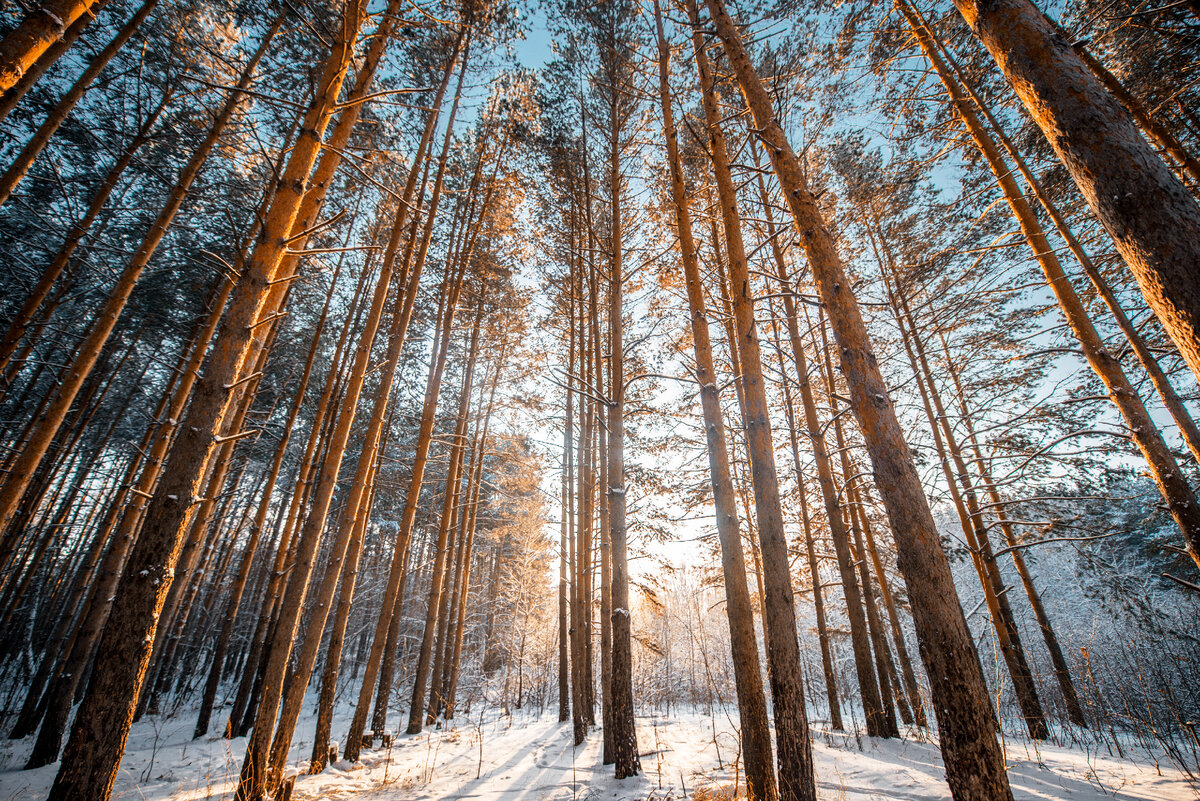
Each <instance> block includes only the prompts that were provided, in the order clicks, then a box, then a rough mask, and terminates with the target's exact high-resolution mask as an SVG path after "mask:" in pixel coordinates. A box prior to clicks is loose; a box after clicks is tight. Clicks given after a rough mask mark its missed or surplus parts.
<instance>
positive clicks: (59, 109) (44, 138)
mask: <svg viewBox="0 0 1200 801" xmlns="http://www.w3.org/2000/svg"><path fill="white" fill-rule="evenodd" d="M93 2H95V0H93ZM157 5H158V0H145V2H144V3H142V5H141V7H140V8H139V9H138V10H137V11H136V12H134V15H133V16H132V17H130V19H129V21H128V22H126V23H125V25H124V26H123V27H122V28H121V30H119V31H118V32H117V35H116V36H114V37H113V38H112V40H111V41H110V42H109V43H108V45H106V46H105V48H104V49H103V50H101V51H100V52H99V53H97V54H96V55H95V57H93V58H92V60H91V61H90V62H89V63H88V66H87V69H85V70H84V71H83V74H82V75H80V76H79V78H78V79H77V80H76V81H75V83H74V84H73V85H72V86H71V88H70V89H68V90H67V93H66V94H65V95H63V96H62V99H61V100H59V101H58V104H57V105H56V106H55V107H54V109H53V110H52V111H51V112H50V114H49V115H47V117H46V119H45V121H44V122H42V124H41V125H40V126H39V127H38V129H37V131H35V132H34V134H33V136H31V137H30V138H29V141H28V142H26V143H25V146H24V147H23V148H21V152H20V153H18V154H17V157H16V158H15V159H13V162H12V163H11V164H9V165H8V168H7V169H6V170H5V171H4V175H3V176H0V206H3V205H4V203H5V201H7V200H8V198H9V197H10V196H11V195H12V192H13V190H14V189H16V188H17V184H19V183H20V182H21V179H22V178H24V177H25V173H27V172H28V171H29V168H30V167H31V166H32V165H33V162H34V159H36V158H37V157H38V154H39V153H41V152H42V149H43V148H45V147H46V144H47V143H48V142H49V141H50V137H52V136H54V132H55V131H57V130H58V127H59V126H60V125H62V124H63V121H64V120H66V119H67V115H68V114H70V113H71V109H73V108H75V104H76V103H78V102H79V99H80V98H82V97H83V95H84V93H86V92H87V90H88V89H89V88H90V87H91V85H92V83H93V82H94V81H95V80H96V78H97V77H99V75H100V73H101V72H103V71H104V68H105V67H107V66H108V64H109V62H110V61H112V60H113V57H114V56H116V55H117V53H119V52H120V51H121V49H122V48H123V47H125V45H126V43H127V42H128V41H129V40H130V39H131V38H132V37H133V35H134V34H135V33H137V32H138V29H140V28H141V27H142V23H143V22H145V21H146V17H148V16H150V12H152V11H153V10H154V8H155V6H157ZM270 38H271V37H270V36H267V37H266V39H267V40H268V41H269V40H270ZM6 43H7V40H6ZM0 48H3V45H0ZM2 54H3V50H2V49H0V59H2V58H3V55H2ZM3 75H4V70H3V68H2V67H0V86H2V85H3ZM4 88H7V87H4ZM240 88H243V89H244V88H245V87H240ZM233 97H235V98H238V97H240V93H238V92H235V93H234V94H233Z"/></svg>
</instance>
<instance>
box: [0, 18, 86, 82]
mask: <svg viewBox="0 0 1200 801" xmlns="http://www.w3.org/2000/svg"><path fill="white" fill-rule="evenodd" d="M96 4H97V0H49V2H47V3H45V4H44V5H41V6H39V7H38V8H35V9H34V10H33V11H31V12H29V14H28V15H27V16H26V17H25V19H23V20H21V23H20V24H19V25H18V26H17V27H16V29H15V30H13V31H12V32H11V33H9V34H8V35H7V36H5V37H4V40H3V41H0V92H7V91H8V90H9V89H11V88H12V87H13V86H14V85H15V84H16V83H17V81H19V80H20V79H21V76H22V75H24V74H25V71H26V70H28V69H29V68H30V67H32V66H33V65H34V64H35V63H36V62H37V60H38V58H39V57H40V56H41V55H42V54H43V53H44V52H46V49H47V48H49V47H50V46H51V45H53V44H54V42H55V41H56V40H57V39H58V38H59V37H60V36H62V35H63V33H65V32H66V31H67V30H68V28H69V26H70V25H72V24H73V23H74V22H75V20H77V19H79V18H80V17H82V16H83V15H85V14H89V13H91V12H92V10H93V8H94V7H95V6H96Z"/></svg>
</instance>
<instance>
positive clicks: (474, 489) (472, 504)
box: [446, 343, 508, 720]
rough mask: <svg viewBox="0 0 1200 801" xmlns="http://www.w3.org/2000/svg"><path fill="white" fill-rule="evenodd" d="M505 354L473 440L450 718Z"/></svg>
mask: <svg viewBox="0 0 1200 801" xmlns="http://www.w3.org/2000/svg"><path fill="white" fill-rule="evenodd" d="M507 354H508V347H507V343H503V344H502V345H501V346H500V351H499V353H498V355H497V358H496V369H495V372H494V373H493V377H492V388H491V391H490V392H489V394H488V402H487V411H486V412H484V415H483V426H482V429H481V430H480V431H479V432H478V433H477V435H476V442H475V464H474V466H473V476H472V478H471V490H470V495H469V497H468V511H467V512H465V513H464V514H466V515H467V518H466V535H467V541H466V544H465V546H464V548H463V551H464V561H463V574H462V582H461V584H460V587H459V598H458V623H457V625H456V627H455V631H456V635H455V639H454V650H453V654H452V656H451V661H450V678H449V681H448V682H447V685H446V719H447V720H450V719H452V718H453V717H454V695H455V692H456V691H457V690H458V666H459V660H460V659H461V657H462V646H463V635H464V634H465V626H466V617H467V596H468V594H469V592H470V587H471V553H472V548H473V546H474V543H475V526H476V522H477V520H478V512H479V492H480V488H481V487H482V484H483V462H484V458H485V456H486V455H487V436H488V427H489V426H490V425H491V421H492V410H493V409H494V408H495V402H496V387H497V385H499V383H500V374H501V371H502V370H503V369H504V360H505V357H506V356H507Z"/></svg>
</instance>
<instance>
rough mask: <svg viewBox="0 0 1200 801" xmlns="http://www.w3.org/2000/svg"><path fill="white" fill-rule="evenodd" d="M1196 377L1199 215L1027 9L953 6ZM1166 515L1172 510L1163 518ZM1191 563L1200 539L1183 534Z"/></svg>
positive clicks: (1019, 4)
mask: <svg viewBox="0 0 1200 801" xmlns="http://www.w3.org/2000/svg"><path fill="white" fill-rule="evenodd" d="M954 5H955V7H957V8H958V10H959V12H960V13H961V14H962V16H963V18H964V19H965V20H966V21H967V24H968V25H969V26H970V28H971V30H972V31H974V32H975V35H976V36H978V37H979V38H980V40H981V41H982V42H983V44H984V46H985V47H986V48H987V50H988V52H990V53H991V55H992V57H993V58H994V59H995V60H996V64H997V65H998V66H999V67H1000V71H1001V72H1002V73H1003V74H1004V76H1005V78H1007V79H1008V82H1009V83H1010V84H1011V85H1012V87H1013V89H1014V90H1015V91H1016V93H1017V96H1018V97H1020V98H1021V101H1022V102H1023V103H1024V104H1025V107H1026V109H1027V110H1028V111H1029V113H1030V115H1031V116H1032V117H1033V120H1034V122H1036V123H1037V125H1038V127H1039V128H1041V130H1042V133H1043V134H1045V136H1046V139H1047V141H1048V142H1049V143H1050V146H1051V147H1052V148H1054V151H1055V152H1056V153H1057V154H1058V157H1059V158H1060V159H1061V160H1062V162H1063V164H1064V165H1066V167H1067V170H1068V171H1069V172H1070V173H1071V177H1072V178H1074V179H1075V183H1076V185H1078V187H1079V190H1080V191H1081V192H1082V193H1083V196H1084V199H1085V200H1086V201H1087V203H1088V205H1089V206H1090V207H1091V209H1092V211H1093V212H1094V213H1095V214H1096V217H1097V219H1099V220H1100V223H1101V224H1102V225H1103V226H1104V228H1105V229H1106V230H1107V231H1108V233H1109V235H1110V236H1111V237H1112V239H1113V242H1114V244H1115V245H1116V247H1117V250H1118V252H1120V254H1121V256H1122V257H1123V258H1124V260H1125V263H1126V264H1127V265H1129V269H1130V270H1131V271H1132V272H1133V275H1134V277H1135V278H1136V279H1137V282H1138V285H1139V286H1140V287H1141V290H1142V294H1143V295H1144V296H1145V298H1146V302H1147V303H1148V304H1149V306H1150V308H1151V310H1153V312H1154V314H1155V315H1156V316H1157V317H1158V319H1159V321H1160V322H1161V323H1162V325H1163V328H1164V330H1165V331H1166V332H1167V334H1168V336H1170V337H1171V339H1172V340H1173V341H1174V343H1175V346H1176V347H1177V348H1179V352H1180V354H1181V355H1182V356H1183V358H1184V361H1186V362H1187V364H1188V366H1189V367H1190V368H1191V369H1192V372H1193V373H1195V374H1196V375H1197V376H1200V272H1197V270H1196V264H1198V263H1200V206H1197V204H1196V199H1195V198H1194V197H1193V196H1192V194H1191V193H1190V192H1189V191H1188V189H1187V187H1185V186H1184V185H1183V183H1182V182H1181V181H1180V180H1179V178H1178V177H1177V176H1175V175H1174V174H1173V173H1172V172H1171V170H1170V168H1168V167H1167V165H1166V164H1165V163H1164V162H1163V160H1162V159H1161V158H1160V157H1159V156H1158V154H1157V153H1155V152H1154V150H1153V148H1151V146H1150V144H1149V143H1148V142H1147V141H1146V140H1145V139H1144V138H1142V135H1141V133H1140V132H1139V131H1138V129H1137V127H1136V126H1135V125H1134V123H1133V121H1132V120H1131V119H1130V118H1129V115H1128V113H1127V112H1126V111H1125V110H1124V109H1122V108H1121V106H1120V104H1119V103H1118V101H1117V100H1116V98H1114V97H1112V95H1110V94H1109V93H1108V92H1107V91H1105V89H1104V87H1103V85H1102V84H1101V83H1100V81H1099V80H1098V79H1097V78H1096V77H1095V76H1094V75H1093V74H1092V72H1091V70H1089V69H1088V67H1087V65H1086V64H1085V63H1084V61H1083V59H1082V58H1081V57H1080V55H1079V54H1078V53H1077V52H1076V51H1075V50H1074V49H1073V48H1072V47H1071V45H1070V44H1069V43H1068V42H1066V41H1065V40H1064V39H1063V38H1062V36H1061V35H1060V34H1059V33H1058V31H1057V30H1056V29H1055V27H1054V25H1053V24H1052V23H1051V22H1050V21H1049V20H1048V19H1047V18H1046V17H1045V15H1044V14H1042V12H1040V11H1039V10H1038V9H1037V8H1036V7H1035V6H1034V5H1033V4H1032V3H1031V2H1029V0H990V1H989V2H986V3H984V2H980V0H955V3H954ZM1172 511H1173V512H1174V511H1176V510H1172ZM1188 550H1189V552H1190V554H1191V556H1192V559H1193V560H1196V561H1197V564H1200V532H1196V531H1191V532H1189V535H1188Z"/></svg>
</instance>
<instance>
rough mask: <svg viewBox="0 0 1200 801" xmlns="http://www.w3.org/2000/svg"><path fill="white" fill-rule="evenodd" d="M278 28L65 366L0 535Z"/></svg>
mask: <svg viewBox="0 0 1200 801" xmlns="http://www.w3.org/2000/svg"><path fill="white" fill-rule="evenodd" d="M282 23H283V15H282V14H281V15H279V16H278V17H277V18H276V20H275V24H274V26H273V27H272V29H271V30H270V31H268V33H267V35H266V36H264V38H263V41H262V42H261V44H260V45H259V48H258V50H257V52H255V54H254V55H253V56H252V57H251V59H250V61H249V63H247V65H246V67H245V69H243V71H242V76H241V79H240V80H239V81H238V84H237V88H236V89H235V90H234V91H233V92H231V93H230V95H229V98H228V99H227V100H226V102H225V105H224V106H223V107H222V108H221V110H220V112H218V113H217V115H216V118H215V119H214V120H213V124H212V125H211V127H210V128H209V132H208V135H207V136H206V137H205V139H204V142H203V143H201V145H200V147H199V148H198V149H197V150H196V151H195V153H194V154H193V155H192V158H191V160H190V161H189V162H188V163H187V165H186V166H185V167H184V168H183V170H181V171H180V173H179V176H178V177H177V178H176V181H175V185H174V186H173V187H172V189H171V192H170V195H169V196H168V199H167V203H166V205H165V206H164V207H163V209H162V210H161V211H160V212H159V214H158V217H157V218H156V219H155V220H154V222H153V223H151V225H150V228H149V229H148V230H147V232H146V235H145V238H144V239H143V240H142V242H141V244H140V245H139V247H138V249H137V250H136V251H135V253H134V255H133V258H132V259H130V261H129V263H128V264H127V265H126V266H125V269H124V271H123V272H122V273H121V276H120V277H119V278H118V279H117V283H116V285H115V286H114V287H113V289H112V291H111V293H110V294H109V297H108V300H107V301H105V303H104V306H103V308H101V309H100V310H99V311H98V313H97V314H96V318H95V323H94V324H93V325H92V328H91V330H90V331H89V333H88V335H87V337H86V338H85V339H84V341H83V342H82V343H81V344H80V345H79V346H78V348H77V349H76V350H75V354H74V356H73V358H72V359H71V364H70V366H69V367H67V368H66V370H65V372H64V374H63V377H62V380H61V381H60V382H59V384H58V386H57V387H56V389H55V392H54V395H53V397H54V399H53V401H51V403H50V405H49V406H48V407H47V408H46V410H45V411H44V412H43V413H42V416H41V418H40V420H39V422H38V425H37V427H36V428H35V429H34V431H33V433H32V435H31V436H30V438H29V440H28V441H27V442H26V443H25V446H24V448H23V449H22V451H21V455H20V456H19V457H18V458H17V460H16V461H15V462H14V464H13V467H12V472H11V473H10V474H9V478H8V480H7V481H5V482H4V486H3V489H0V530H3V529H4V528H6V527H7V525H8V524H9V523H10V522H11V520H12V518H13V515H14V514H15V513H16V509H17V507H18V506H19V504H20V501H21V498H22V497H23V495H24V493H25V490H26V489H27V488H28V486H29V478H30V477H31V476H32V475H33V473H34V471H35V470H36V469H37V466H38V465H39V464H40V463H41V461H42V459H43V458H44V457H45V455H46V451H47V449H48V448H49V447H50V443H51V441H52V440H53V439H54V435H55V434H56V433H57V432H58V429H59V427H60V426H61V425H62V423H63V420H65V419H66V415H67V412H68V411H69V409H70V407H71V404H72V403H73V402H74V400H75V396H76V394H78V392H79V389H80V387H82V386H83V382H84V381H85V380H86V379H87V377H88V375H89V374H90V373H91V371H92V368H93V367H95V365H96V360H97V359H98V358H99V356H100V353H101V351H102V350H103V349H104V345H105V343H106V342H107V341H108V338H109V336H110V335H111V334H112V332H113V329H114V328H116V325H117V320H118V319H119V318H120V316H121V313H122V311H123V310H124V308H125V304H126V303H127V302H128V301H129V297H130V295H132V294H133V288H134V286H135V285H136V284H137V282H138V279H139V278H140V277H141V275H142V272H143V271H144V270H145V268H146V265H147V264H149V262H150V257H151V256H152V255H153V254H154V251H155V250H156V249H157V247H158V245H159V243H160V242H162V239H163V237H164V236H165V235H166V232H167V228H168V227H169V226H170V224H171V221H172V220H173V219H174V217H175V214H176V212H178V211H179V208H180V206H181V205H182V203H183V200H184V198H185V196H186V195H187V192H188V190H189V189H190V188H191V184H192V181H193V179H194V178H195V177H196V175H197V173H198V172H199V171H200V168H201V167H202V166H203V165H204V162H205V161H206V159H207V157H208V155H209V153H210V152H211V151H212V148H213V146H214V145H215V144H216V143H217V140H218V139H219V138H220V135H221V132H222V131H223V130H224V128H225V126H226V124H228V122H229V121H230V120H231V119H232V118H233V115H234V112H235V111H236V110H237V107H238V105H239V104H240V102H241V99H242V90H244V89H246V87H248V86H249V84H250V81H251V79H252V78H253V76H254V70H255V68H256V67H257V66H258V62H259V61H260V60H261V59H262V57H263V56H264V55H265V54H266V51H267V47H268V45H269V44H270V41H271V39H272V38H274V35H275V32H276V31H278V29H279V27H280V26H281V25H282Z"/></svg>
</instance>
